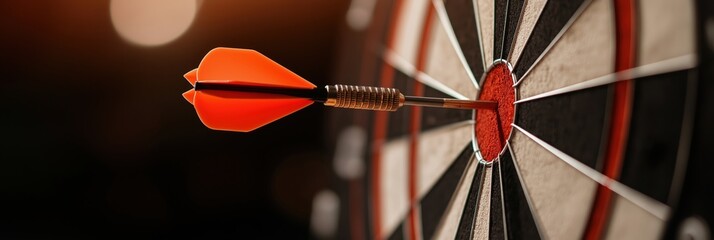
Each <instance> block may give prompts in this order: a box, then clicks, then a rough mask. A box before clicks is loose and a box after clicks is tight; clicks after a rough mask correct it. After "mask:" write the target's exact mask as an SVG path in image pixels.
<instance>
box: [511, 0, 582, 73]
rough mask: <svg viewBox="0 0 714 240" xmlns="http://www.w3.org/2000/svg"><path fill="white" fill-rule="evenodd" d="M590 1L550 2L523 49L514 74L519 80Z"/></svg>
mask: <svg viewBox="0 0 714 240" xmlns="http://www.w3.org/2000/svg"><path fill="white" fill-rule="evenodd" d="M589 3H590V0H550V1H548V2H547V3H546V4H545V6H544V7H543V11H542V12H541V15H540V17H539V18H538V22H537V23H536V25H535V26H534V27H533V32H532V33H531V35H530V37H529V38H528V42H527V43H526V45H525V47H524V48H523V52H522V53H521V56H520V58H519V59H518V63H516V66H514V69H513V73H514V74H515V75H516V78H517V79H521V77H523V74H525V73H526V71H528V69H530V68H531V67H532V66H533V63H535V62H536V60H537V59H538V58H539V57H540V55H541V54H543V52H544V51H545V49H546V48H547V47H548V45H550V43H551V42H553V40H555V38H556V37H557V36H558V33H560V31H562V30H563V28H564V27H566V25H567V23H568V22H569V21H571V19H572V18H573V17H576V16H575V14H576V13H577V12H578V9H579V8H581V7H585V5H583V4H589Z"/></svg>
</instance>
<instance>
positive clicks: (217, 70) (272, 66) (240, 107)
mask: <svg viewBox="0 0 714 240" xmlns="http://www.w3.org/2000/svg"><path fill="white" fill-rule="evenodd" d="M184 77H185V78H186V80H188V82H189V83H191V85H192V86H193V89H191V90H188V91H186V92H185V93H183V97H184V98H185V99H186V100H187V101H188V102H190V103H191V104H193V106H194V108H195V109H196V113H197V114H198V117H199V118H200V119H201V122H203V124H204V125H206V126H207V127H208V128H211V129H215V130H226V131H237V132H249V131H252V130H255V129H257V128H259V127H262V126H264V125H266V124H268V123H271V122H273V121H275V120H278V119H280V118H282V117H285V116H287V115H289V114H291V113H293V112H296V111H298V110H300V109H302V108H304V107H306V106H308V105H310V104H312V103H313V102H321V103H324V104H325V105H326V106H334V107H342V108H352V109H366V110H383V111H396V110H397V109H398V108H399V107H401V106H403V105H413V106H426V107H442V108H460V109H476V108H488V109H496V106H497V103H496V102H490V101H472V100H459V99H445V98H429V97H415V96H404V95H402V94H401V93H400V92H399V90H398V89H394V88H380V87H365V86H345V85H334V86H326V87H325V88H318V87H316V86H315V85H313V84H312V83H310V82H308V81H307V80H305V79H303V78H302V77H300V76H298V75H297V74H295V73H293V72H291V71H290V70H288V69H286V68H285V67H283V66H281V65H280V64H278V63H276V62H274V61H273V60H270V59H269V58H267V57H266V56H264V55H262V54H260V53H259V52H257V51H254V50H248V49H235V48H215V49H213V50H211V51H210V52H208V54H206V56H205V57H204V58H203V60H202V61H201V63H200V64H199V65H198V68H197V69H194V70H191V71H189V72H188V73H186V74H185V75H184Z"/></svg>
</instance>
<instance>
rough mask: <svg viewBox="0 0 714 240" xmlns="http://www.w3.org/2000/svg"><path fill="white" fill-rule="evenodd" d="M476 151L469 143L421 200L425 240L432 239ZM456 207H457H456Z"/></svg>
mask: <svg viewBox="0 0 714 240" xmlns="http://www.w3.org/2000/svg"><path fill="white" fill-rule="evenodd" d="M473 154H474V150H473V147H471V143H469V144H468V145H467V146H466V147H465V148H464V150H463V151H462V152H461V154H459V156H458V157H457V158H456V160H455V161H454V162H453V163H452V164H451V166H449V168H448V169H447V170H446V172H444V174H443V175H442V176H441V178H439V180H438V181H437V182H436V184H434V187H432V188H431V190H430V191H429V192H428V193H427V194H426V195H425V196H424V198H422V199H421V219H422V220H421V224H422V234H423V236H424V239H432V238H433V236H434V233H435V232H436V227H437V226H438V225H439V223H440V221H441V220H442V219H443V217H444V213H445V212H446V209H447V208H448V206H449V203H450V202H451V201H452V199H453V197H454V195H455V194H456V192H457V189H458V186H459V182H460V181H461V180H462V179H463V176H465V175H466V170H467V166H468V164H469V160H471V159H473ZM455 207H456V206H455Z"/></svg>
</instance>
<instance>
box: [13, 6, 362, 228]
mask: <svg viewBox="0 0 714 240" xmlns="http://www.w3.org/2000/svg"><path fill="white" fill-rule="evenodd" d="M199 3H200V8H199V9H198V11H197V15H196V18H195V20H194V22H193V24H192V25H191V27H190V28H189V29H188V30H187V31H186V32H185V33H184V34H183V35H182V36H180V37H179V38H178V39H176V40H175V41H173V42H170V43H168V44H166V45H161V46H156V47H144V46H138V45H136V44H132V43H129V42H127V41H125V40H123V39H122V38H121V37H120V36H119V34H118V33H117V32H116V31H115V29H114V27H113V25H112V22H111V19H110V15H109V1H90V0H71V1H40V0H15V1H2V2H0V36H1V37H0V53H1V54H2V55H1V57H2V60H0V61H1V63H2V67H1V68H0V69H2V75H1V76H2V78H0V79H1V80H2V87H0V89H1V94H0V100H1V101H2V104H0V110H1V113H0V126H1V128H2V131H1V133H0V136H1V137H2V143H1V144H0V238H8V237H11V238H46V237H52V238H55V237H59V238H98V237H99V238H108V237H118V238H121V237H142V238H143V237H148V238H155V237H158V238H185V237H188V238H204V239H205V238H209V237H210V238H216V237H219V238H246V237H251V236H254V237H256V236H260V237H261V238H291V239H295V238H308V237H310V233H309V229H308V225H309V214H310V209H311V204H312V197H313V195H314V194H315V193H316V192H317V191H319V190H321V189H324V188H326V187H327V185H328V179H329V174H328V172H329V169H330V167H329V165H328V164H327V160H326V159H328V158H329V156H326V155H325V152H329V151H325V147H324V146H325V137H324V136H325V134H324V133H323V129H324V127H323V123H324V122H325V121H324V116H325V113H324V109H323V108H322V107H320V106H319V105H313V106H310V107H308V108H306V109H304V110H302V111H300V112H297V113H295V114H293V115H291V116H288V117H286V118H284V119H282V120H279V121H278V122H275V123H273V124H270V125H268V126H266V127H263V128H260V129H258V130H257V131H255V132H251V133H232V132H219V131H212V130H209V129H207V128H206V127H204V126H203V124H201V122H200V121H199V119H198V117H197V116H196V114H195V112H194V109H193V107H192V106H191V105H190V104H189V103H187V102H186V101H185V100H184V99H183V98H182V97H181V95H180V94H181V93H182V92H184V91H186V90H188V89H189V88H190V87H191V86H190V85H189V84H188V83H187V82H186V81H185V80H184V79H183V78H182V75H183V74H184V73H186V72H187V71H189V70H191V69H193V68H195V67H197V65H198V63H199V62H200V60H201V58H202V57H203V55H204V54H205V53H207V52H208V51H209V50H210V49H212V48H214V47H219V46H223V47H238V48H251V49H256V50H258V51H260V52H262V53H263V54H265V55H267V56H269V57H270V58H272V59H274V60H275V61H277V62H279V63H281V64H282V65H284V66H285V67H287V68H289V69H291V70H293V71H294V72H296V73H297V74H299V75H301V76H303V77H304V78H306V79H308V80H310V81H312V82H313V83H315V84H316V85H322V84H325V83H327V82H328V80H331V79H328V78H329V77H330V76H331V74H332V71H331V69H332V67H333V63H334V60H335V58H336V57H338V56H337V54H336V53H335V50H336V49H335V48H336V46H337V45H336V42H337V41H338V39H339V36H337V35H338V29H339V28H340V26H341V24H342V22H344V21H343V20H344V14H345V11H346V9H347V7H348V4H349V2H348V1H335V0H301V1H288V0H260V1H253V0H239V1H229V0H213V1H211V0H207V1H199Z"/></svg>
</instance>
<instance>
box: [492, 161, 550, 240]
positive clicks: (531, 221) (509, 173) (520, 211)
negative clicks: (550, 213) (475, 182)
mask: <svg viewBox="0 0 714 240" xmlns="http://www.w3.org/2000/svg"><path fill="white" fill-rule="evenodd" d="M514 164H515V163H514V162H513V156H512V155H511V152H510V151H506V153H505V154H504V155H502V156H501V158H500V160H499V167H500V173H501V181H502V185H503V205H504V207H503V208H504V211H505V216H506V220H505V222H506V226H507V230H508V231H507V235H508V239H540V238H541V236H540V234H539V233H538V228H537V227H536V223H535V218H533V211H532V210H531V209H530V205H528V200H527V199H526V194H525V192H524V191H523V187H525V186H522V185H521V181H520V179H519V175H518V172H517V171H516V167H515V165H514Z"/></svg>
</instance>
